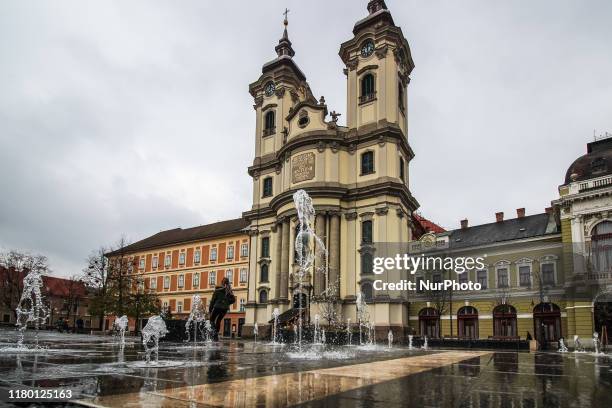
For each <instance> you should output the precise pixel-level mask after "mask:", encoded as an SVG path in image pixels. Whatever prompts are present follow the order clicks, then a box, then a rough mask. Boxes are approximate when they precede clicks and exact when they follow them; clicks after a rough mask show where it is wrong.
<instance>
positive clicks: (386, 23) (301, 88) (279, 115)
mask: <svg viewBox="0 0 612 408" xmlns="http://www.w3.org/2000/svg"><path fill="white" fill-rule="evenodd" d="M367 10H368V15H367V16H366V17H365V18H364V19H362V20H360V21H358V22H357V23H356V24H355V26H354V27H353V35H352V38H350V39H348V40H347V41H346V42H344V43H343V44H342V45H341V46H340V52H339V55H340V58H341V59H342V62H343V63H344V64H345V69H344V74H345V76H346V87H347V89H346V95H347V112H346V126H340V125H338V123H337V118H338V114H336V113H335V112H331V113H330V112H328V109H327V106H326V104H325V100H324V98H322V97H321V98H320V99H318V100H317V97H315V95H314V94H313V91H312V90H311V88H310V86H309V85H308V82H307V80H306V76H305V75H304V73H303V72H302V71H301V70H300V68H299V67H298V66H297V64H296V62H295V61H294V59H293V56H294V54H295V51H294V49H293V48H292V44H291V41H290V40H289V35H288V32H287V20H286V19H285V22H284V23H285V31H284V33H283V35H282V38H281V39H280V40H279V43H278V45H277V46H276V48H275V50H276V54H277V57H276V58H275V59H273V60H272V61H270V62H267V63H266V64H264V65H263V67H262V74H261V76H260V77H259V78H258V79H257V80H256V81H255V82H253V83H252V84H251V85H250V86H249V91H250V93H251V95H252V96H253V99H254V108H255V115H256V126H255V157H254V160H253V164H252V166H250V167H249V170H248V171H249V174H250V175H251V177H252V178H253V206H252V208H251V209H250V210H249V211H247V212H245V213H244V214H243V217H244V218H245V219H246V220H247V221H248V223H249V229H248V232H249V234H250V236H251V257H250V265H249V293H248V301H247V305H246V325H245V333H249V332H250V331H252V327H253V325H254V323H256V322H257V323H258V326H259V327H261V326H262V324H263V325H267V324H268V321H269V320H270V319H271V316H272V312H273V310H274V309H275V308H278V309H279V311H280V312H281V313H286V312H289V311H291V310H295V309H296V307H294V306H297V305H299V304H300V302H303V303H301V304H303V305H307V309H309V310H310V313H309V314H310V315H314V314H315V313H317V310H318V309H317V307H318V306H317V305H318V303H319V302H318V300H319V299H320V297H321V296H322V295H323V294H326V295H332V296H334V295H335V296H337V297H338V299H339V303H340V305H339V307H340V308H341V309H342V310H341V311H340V312H341V314H342V316H344V318H351V319H352V321H355V318H356V316H355V313H356V308H355V301H356V298H357V294H358V293H359V292H360V291H361V288H362V285H363V284H364V283H365V282H366V281H368V282H370V280H371V279H370V278H369V277H368V278H367V279H365V280H364V275H363V274H362V270H361V269H362V260H363V258H364V257H365V258H366V259H371V257H370V258H369V256H370V255H371V254H369V253H370V252H371V251H372V248H371V247H372V243H373V242H406V241H410V240H411V239H412V236H411V225H410V224H411V219H412V213H413V212H414V211H415V210H416V209H417V208H418V206H419V204H418V202H417V201H416V199H415V198H414V197H413V196H412V194H411V192H410V189H409V163H410V160H412V158H413V157H414V153H413V151H412V149H411V147H410V144H409V139H408V118H407V109H406V107H407V96H408V92H407V90H408V84H409V83H410V77H409V75H410V73H411V71H412V69H413V68H414V62H413V61H412V57H411V54H410V47H409V45H408V41H407V40H406V38H405V37H404V35H403V33H402V30H401V28H400V27H398V26H396V25H395V22H394V20H393V17H392V15H391V13H390V11H389V10H388V8H387V6H386V4H385V2H384V1H383V0H373V1H370V2H369V3H368V5H367ZM328 116H329V117H328ZM298 189H304V190H306V191H307V192H308V194H309V195H310V197H311V198H312V201H313V205H314V209H315V211H316V218H315V225H314V229H315V233H316V235H317V236H319V237H322V240H323V244H324V245H325V247H326V248H325V249H326V250H327V253H328V256H327V259H325V260H322V259H320V260H319V262H327V273H313V271H314V270H317V268H316V267H317V266H316V265H315V267H314V268H313V271H311V273H310V274H308V275H307V276H305V277H304V280H305V281H304V282H301V283H302V285H301V288H302V290H301V291H300V289H299V288H300V282H298V279H297V278H296V276H297V274H296V271H297V267H298V266H297V263H296V260H297V257H296V254H295V251H294V243H295V235H296V230H297V227H298V225H297V216H296V210H295V207H294V203H293V199H292V195H293V193H294V192H295V191H296V190H298ZM315 262H316V260H315ZM406 300H407V299H405V298H403V297H401V296H397V297H390V296H388V297H386V298H384V299H383V298H382V297H381V298H380V299H378V301H377V302H376V303H375V304H373V305H372V307H371V311H370V313H371V314H372V315H375V316H376V324H377V325H382V326H386V327H389V326H392V325H395V326H398V327H403V326H405V325H406V324H407V322H408V307H407V302H406ZM290 313H291V312H289V314H290Z"/></svg>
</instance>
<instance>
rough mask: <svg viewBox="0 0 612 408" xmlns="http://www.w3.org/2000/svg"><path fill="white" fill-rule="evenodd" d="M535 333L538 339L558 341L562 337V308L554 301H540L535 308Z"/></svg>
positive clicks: (540, 340) (542, 341)
mask: <svg viewBox="0 0 612 408" xmlns="http://www.w3.org/2000/svg"><path fill="white" fill-rule="evenodd" d="M533 325H534V334H535V338H536V340H537V341H539V342H540V343H546V342H549V341H558V340H559V338H560V337H561V309H559V306H557V305H555V304H554V303H540V304H538V305H536V307H534V308H533Z"/></svg>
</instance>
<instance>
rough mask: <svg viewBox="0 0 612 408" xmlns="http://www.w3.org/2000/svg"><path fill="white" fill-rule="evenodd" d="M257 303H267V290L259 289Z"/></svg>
mask: <svg viewBox="0 0 612 408" xmlns="http://www.w3.org/2000/svg"><path fill="white" fill-rule="evenodd" d="M259 303H268V291H267V290H265V289H262V290H260V291H259Z"/></svg>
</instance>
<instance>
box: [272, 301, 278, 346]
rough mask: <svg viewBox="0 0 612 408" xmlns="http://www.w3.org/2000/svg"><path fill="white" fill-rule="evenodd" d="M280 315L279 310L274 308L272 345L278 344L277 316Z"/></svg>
mask: <svg viewBox="0 0 612 408" xmlns="http://www.w3.org/2000/svg"><path fill="white" fill-rule="evenodd" d="M279 315H280V310H279V309H278V307H275V308H274V310H273V311H272V318H273V319H274V326H272V344H279V343H280V341H278V339H277V338H278V316H279Z"/></svg>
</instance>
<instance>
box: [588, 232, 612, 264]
mask: <svg viewBox="0 0 612 408" xmlns="http://www.w3.org/2000/svg"><path fill="white" fill-rule="evenodd" d="M591 262H592V263H593V268H594V270H595V272H608V271H610V269H612V222H610V221H603V222H600V223H599V224H597V225H596V226H595V228H593V231H592V232H591Z"/></svg>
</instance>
